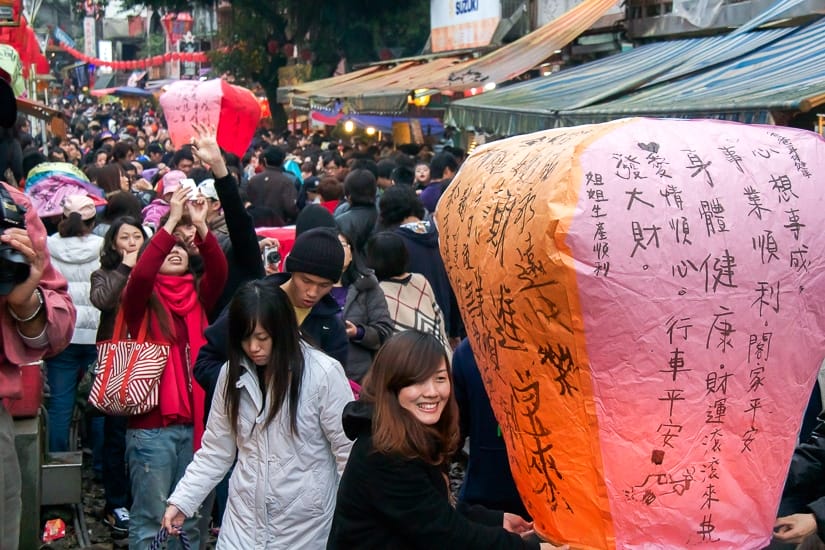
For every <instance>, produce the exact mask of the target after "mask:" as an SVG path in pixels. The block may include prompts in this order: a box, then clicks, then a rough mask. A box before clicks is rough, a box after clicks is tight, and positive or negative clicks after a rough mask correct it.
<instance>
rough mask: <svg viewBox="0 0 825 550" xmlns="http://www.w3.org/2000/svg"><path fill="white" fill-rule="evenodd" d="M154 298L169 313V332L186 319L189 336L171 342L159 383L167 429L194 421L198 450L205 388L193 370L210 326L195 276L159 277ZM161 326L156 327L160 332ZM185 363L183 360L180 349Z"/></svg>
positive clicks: (156, 281) (161, 407) (202, 425)
mask: <svg viewBox="0 0 825 550" xmlns="http://www.w3.org/2000/svg"><path fill="white" fill-rule="evenodd" d="M154 290H155V294H156V295H157V297H158V300H159V301H160V303H161V305H162V306H163V308H164V309H165V310H166V312H167V317H168V319H169V328H170V330H172V331H174V332H177V331H176V330H175V328H176V327H175V322H174V320H173V316H177V317H180V318H182V319H183V321H184V323H185V325H186V329H187V334H186V335H178V334H175V335H174V337H173V338H172V340H173V341H172V342H171V344H172V348H171V349H170V353H169V363H168V364H167V366H166V369H164V371H163V374H162V375H161V379H160V396H159V397H160V399H159V401H160V405H159V408H160V413H161V416H163V421H164V425H171V424H177V423H182V422H187V421H191V422H193V425H194V431H195V437H194V444H195V450H197V449H198V448H200V441H201V436H202V435H203V429H204V400H205V399H206V394H205V392H204V390H203V388H201V387H200V385H199V384H198V383H197V382H195V381H194V375H193V371H192V369H193V366H194V362H195V359H196V358H197V357H198V351H199V350H200V348H201V346H202V345H203V344H204V343H205V342H206V339H205V338H204V336H203V333H204V331H205V330H206V328H207V327H208V326H209V323H208V321H207V320H206V313H205V312H204V310H203V307H202V306H201V304H200V302H199V300H198V293H197V290H196V288H195V278H194V276H193V275H192V274H185V275H160V274H159V275H157V277H156V278H155V287H154ZM159 328H160V327H159V326H158V327H155V329H156V330H159ZM187 345H188V349H187V350H184V356H185V357H186V359H185V360H182V358H181V349H180V347H181V346H187Z"/></svg>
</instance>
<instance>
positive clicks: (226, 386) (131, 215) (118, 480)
mask: <svg viewBox="0 0 825 550" xmlns="http://www.w3.org/2000/svg"><path fill="white" fill-rule="evenodd" d="M1 76H2V75H0V77H1ZM4 84H5V83H4V82H3V80H2V78H0V87H3V86H4ZM12 99H13V98H12ZM4 100H6V101H8V98H7V97H6V96H4ZM12 103H13V102H12ZM12 103H7V104H4V107H5V105H11V104H12ZM64 108H65V109H64V116H65V118H66V120H68V121H70V123H69V125H68V132H67V133H66V135H65V136H62V137H57V136H47V139H46V140H45V141H44V140H43V139H41V137H40V136H39V135H38V133H37V132H33V131H32V127H31V121H30V120H29V119H28V118H25V117H23V116H20V117H16V118H12V119H10V120H5V121H3V127H4V129H3V130H2V133H0V178H2V180H3V181H4V183H3V186H2V187H3V189H4V191H5V193H8V194H9V196H10V199H9V201H8V202H7V204H8V203H9V202H10V203H13V204H16V205H19V206H21V207H23V208H25V210H26V212H25V217H26V224H25V226H24V227H25V228H23V227H21V228H4V230H3V232H2V236H0V245H5V246H7V248H9V249H10V250H14V251H18V252H19V253H20V254H22V256H23V257H24V259H25V260H24V263H26V262H27V263H28V266H29V270H28V274H27V276H26V278H25V279H21V280H19V281H13V282H10V283H9V284H8V288H6V289H5V290H6V293H5V294H4V295H2V297H0V300H2V301H3V302H4V304H0V305H2V321H3V333H2V335H3V348H2V349H3V352H2V353H3V355H2V357H0V365H2V366H3V367H4V368H7V369H8V370H10V371H11V372H13V369H14V368H15V367H16V366H17V365H20V364H23V363H24V362H29V361H32V360H37V359H40V358H41V357H45V372H46V378H47V383H48V384H47V386H48V394H47V398H46V403H45V404H46V410H47V413H48V414H47V419H48V420H47V430H48V437H47V447H48V451H49V452H57V451H65V450H67V449H69V448H71V447H72V445H73V444H75V443H77V442H73V441H71V438H72V437H73V434H74V433H75V432H74V431H72V430H71V424H72V422H73V418H74V415H75V411H74V408H75V401H76V396H77V392H78V384H79V382H80V380H81V379H82V378H83V377H84V376H93V374H94V372H93V371H94V369H95V364H96V360H97V353H96V349H97V345H100V344H101V343H104V342H108V341H110V340H111V339H113V338H114V337H116V336H118V335H117V334H115V332H117V330H119V329H118V327H119V326H120V325H119V323H120V324H123V325H125V326H126V327H127V328H126V330H127V331H128V333H129V334H132V335H134V334H137V333H139V332H141V331H142V330H143V331H145V332H146V334H147V338H148V339H149V340H151V341H154V342H163V343H165V344H166V345H167V346H168V358H167V359H165V361H166V363H165V366H164V368H163V371H162V374H161V376H160V381H159V384H158V405H157V407H155V408H154V409H152V410H150V411H149V412H146V413H144V414H139V415H134V416H114V415H106V414H94V412H91V413H87V414H88V416H89V418H88V419H87V427H86V430H84V435H83V437H84V441H83V442H82V444H83V445H84V446H88V447H89V448H90V449H91V450H92V454H91V456H92V463H93V469H94V471H95V473H96V475H98V476H99V479H100V480H101V481H102V483H103V485H104V490H105V500H106V505H105V509H104V510H102V511H101V512H102V514H103V516H104V518H105V521H106V522H107V523H108V524H109V526H110V528H111V529H112V531H113V533H114V534H116V535H118V536H123V537H128V542H129V546H130V547H131V548H135V549H140V548H149V547H150V545H151V544H152V542H153V540H154V539H156V536H157V535H158V531H159V529H161V528H163V529H164V530H166V531H167V532H168V533H169V534H172V535H180V534H181V533H186V535H187V539H188V541H189V543H190V544H191V545H192V547H193V548H198V547H200V548H203V547H204V544H205V542H206V540H207V539H208V538H209V535H210V532H211V533H212V534H215V533H217V536H218V538H217V544H218V547H219V548H258V547H260V548H322V547H325V546H328V547H330V548H351V547H361V548H378V547H385V546H386V544H387V541H388V540H395V541H397V544H393V546H398V547H409V548H417V547H422V546H429V544H430V543H431V542H432V541H434V540H442V541H444V544H447V543H450V544H454V545H457V546H458V547H466V548H470V547H476V546H479V545H481V546H484V547H496V548H540V547H541V548H552V547H553V546H551V545H550V544H549V543H546V542H541V541H540V540H539V538H538V537H537V536H536V535H535V534H534V533H533V532H532V527H531V524H530V523H529V521H528V519H529V518H524V517H522V516H520V515H518V513H517V512H519V510H514V511H510V510H500V511H491V510H487V509H482V508H481V507H480V506H477V505H476V503H474V502H472V501H469V500H468V501H465V500H462V501H461V503H459V504H456V503H455V502H454V501H453V500H454V499H453V497H454V496H455V495H452V494H450V491H449V486H448V483H447V482H446V476H445V471H446V469H447V467H448V465H449V463H450V461H451V460H452V459H453V456H454V454H455V453H456V452H458V450H459V447H460V444H459V443H460V441H463V439H462V437H461V436H462V432H461V430H460V428H459V411H458V408H457V404H456V403H457V401H456V398H455V394H454V391H453V387H452V375H451V373H450V361H451V358H452V354H453V349H454V348H455V347H456V346H457V345H458V343H459V342H460V341H461V339H462V337H463V336H464V328H463V323H462V321H461V316H460V314H459V311H458V307H457V304H456V299H455V295H454V294H453V291H452V289H451V287H450V284H449V281H448V279H447V274H446V271H445V269H444V265H443V262H442V261H441V257H440V254H439V250H438V233H437V230H436V227H435V225H434V224H433V223H432V221H431V218H430V216H431V214H432V212H433V211H434V210H435V208H436V205H437V202H438V198H439V196H440V194H441V193H443V192H444V189H445V188H446V187H447V185H448V184H449V181H450V178H451V177H452V175H453V174H455V172H456V171H457V170H458V166H459V164H460V162H461V160H462V157H463V151H461V150H458V149H454V148H451V147H447V148H445V150H440V151H439V152H438V153H435V152H433V151H432V149H431V148H429V147H427V146H424V147H420V146H419V147H414V148H403V147H399V148H396V147H393V145H392V143H391V142H388V141H386V142H378V143H373V144H369V143H367V142H365V141H360V140H355V141H354V142H353V143H352V144H351V145H342V144H341V143H339V142H337V141H333V140H331V139H329V138H328V137H326V136H325V135H324V133H323V132H314V133H311V134H306V135H305V134H301V133H297V134H290V133H286V134H282V135H276V134H275V133H274V132H272V131H271V130H268V129H265V128H261V129H260V130H259V131H258V132H257V133H256V135H255V138H254V139H253V141H252V143H250V146H249V151H248V153H247V154H246V155H245V156H244V157H243V158H237V157H236V156H234V155H232V154H228V153H225V152H224V151H222V150H221V149H220V148H219V146H218V144H217V140H216V133H215V129H214V128H207V127H195V128H194V130H193V137H192V140H191V142H190V143H186V144H179V145H181V146H180V147H177V148H176V147H174V146H173V145H172V142H171V140H170V139H169V137H168V134H167V132H166V131H165V130H164V128H163V120H162V116H159V114H157V113H155V112H154V111H152V109H151V107H148V106H145V107H143V108H135V109H123V108H119V107H117V106H114V105H90V104H88V103H87V102H85V101H83V102H75V103H72V102H65V104H64ZM44 163H66V164H70V165H72V166H73V167H74V168H76V169H77V170H80V171H82V172H83V174H85V176H86V177H87V178H88V181H89V182H90V183H91V184H92V185H93V186H95V188H96V189H99V191H100V192H99V197H98V198H102V199H104V200H105V204H101V202H103V201H100V200H94V199H95V197H93V196H92V194H91V193H90V194H79V193H75V194H71V195H69V196H67V197H65V198H64V199H63V200H62V202H61V206H62V213H61V214H60V215H53V216H42V217H40V216H38V214H37V211H36V207H35V206H34V205H33V203H32V202H31V200H29V198H28V197H27V196H26V194H25V192H24V191H25V189H26V179H27V175H28V174H30V173H32V170H33V169H37V168H38V167H39V166H42V165H43V164H44ZM425 205H428V206H425ZM273 227H276V228H277V227H282V228H288V229H289V228H294V232H293V233H292V237H293V238H294V240H292V239H290V241H291V242H290V243H289V245H288V246H286V243H285V242H284V243H282V242H280V241H279V240H278V239H277V238H273V237H271V236H267V234H266V231H265V229H268V228H273ZM262 229H263V231H262ZM21 261H22V259H21ZM0 290H3V289H0ZM10 426H11V418H10V417H9V414H8V412H7V411H5V409H3V408H2V405H0V439H3V441H0V446H2V453H4V456H3V471H2V475H0V489H2V493H3V496H4V499H0V516H2V518H3V524H2V529H0V547H2V548H15V547H16V545H17V539H18V537H19V512H20V502H19V498H20V497H19V493H20V486H19V470H18V469H17V466H16V464H17V459H16V456H15V457H13V455H14V452H13V449H14V445H13V444H12V443H10V442H11V441H12V439H11V438H12V435H11V433H12V431H11V428H10ZM491 429H492V428H491ZM463 435H464V436H465V437H466V434H463ZM500 447H501V450H502V452H503V444H502V443H500ZM10 449H11V450H12V451H11V452H10ZM379 456H380V457H383V458H382V459H379V460H377V461H376V458H377V457H379ZM12 458H14V461H13V462H14V467H12ZM505 463H506V459H505ZM365 476H366V477H365ZM367 482H368V483H367ZM419 483H420V484H419ZM510 483H512V481H510ZM410 489H414V490H413V491H410ZM5 497H9V498H5ZM493 500H495V499H494V498H493ZM422 503H423V506H424V507H423V508H422ZM520 508H521V510H520V511H521V513H522V514H523V507H520ZM366 518H368V519H369V521H367V522H364V521H363V520H364V519H366ZM491 541H492V545H491ZM175 543H176V539H175V537H172V539H170V542H169V543H168V545H169V547H170V548H171V547H173V546H175ZM482 543H483V544H482Z"/></svg>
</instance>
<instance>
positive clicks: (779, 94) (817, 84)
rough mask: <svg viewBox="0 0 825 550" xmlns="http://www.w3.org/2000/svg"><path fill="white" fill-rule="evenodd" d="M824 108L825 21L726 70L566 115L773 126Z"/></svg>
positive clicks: (718, 69)
mask: <svg viewBox="0 0 825 550" xmlns="http://www.w3.org/2000/svg"><path fill="white" fill-rule="evenodd" d="M822 103H825V19H823V20H820V21H819V22H817V23H814V24H811V25H808V26H806V27H802V28H799V29H796V30H795V31H794V32H793V33H790V34H788V35H787V36H785V37H783V38H781V39H780V40H777V41H775V42H772V43H770V44H766V45H765V46H764V47H762V48H759V49H758V50H755V51H753V52H751V53H749V54H746V55H744V56H741V57H739V58H737V59H735V60H732V61H730V62H728V63H725V64H723V65H721V66H718V67H715V68H712V69H708V70H706V71H702V72H700V73H697V74H693V75H691V76H688V77H686V78H683V79H680V80H676V81H672V82H665V83H661V84H658V85H655V86H650V87H646V88H644V89H641V90H639V91H637V92H634V93H631V94H628V95H625V96H623V97H620V98H618V99H615V100H612V101H608V102H604V103H601V104H598V105H591V106H588V107H585V108H582V109H578V110H574V111H572V112H570V113H565V115H566V116H571V117H573V119H574V120H582V121H588V122H596V121H598V120H611V119H614V118H619V117H624V116H637V115H638V116H676V117H682V118H684V117H689V118H700V117H701V118H724V119H728V120H738V121H740V122H755V123H772V122H773V120H772V114H771V113H772V112H774V111H801V112H807V111H809V110H811V109H812V108H814V107H816V106H818V105H821V104H822Z"/></svg>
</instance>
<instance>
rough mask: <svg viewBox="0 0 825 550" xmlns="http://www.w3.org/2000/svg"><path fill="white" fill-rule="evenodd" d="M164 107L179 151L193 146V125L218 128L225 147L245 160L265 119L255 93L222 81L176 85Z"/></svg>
mask: <svg viewBox="0 0 825 550" xmlns="http://www.w3.org/2000/svg"><path fill="white" fill-rule="evenodd" d="M160 104H161V106H162V107H163V112H164V114H165V115H166V121H167V123H168V125H169V136H170V137H171V138H172V142H173V143H174V144H175V147H176V148H180V147H181V146H182V145H184V144H187V143H189V140H190V139H191V138H192V136H193V135H194V131H193V129H192V125H193V124H205V125H207V126H214V127H216V128H217V129H218V135H217V139H218V144H219V145H220V146H221V147H223V148H224V149H226V150H227V151H231V152H232V153H235V154H236V155H238V156H239V157H242V156H243V155H244V153H246V149H247V148H248V147H249V144H250V143H251V141H252V137H253V135H254V134H255V128H257V127H258V122H259V121H260V119H261V108H260V105H258V101H257V99H256V98H255V96H254V95H253V94H252V92H250V91H249V90H247V89H246V88H242V87H240V86H233V85H232V84H229V83H228V82H226V81H225V80H221V79H219V78H218V79H213V80H207V81H205V82H199V81H193V80H181V81H178V82H174V83H172V84H171V85H170V86H169V88H168V89H167V91H166V92H164V93H163V95H161V96H160Z"/></svg>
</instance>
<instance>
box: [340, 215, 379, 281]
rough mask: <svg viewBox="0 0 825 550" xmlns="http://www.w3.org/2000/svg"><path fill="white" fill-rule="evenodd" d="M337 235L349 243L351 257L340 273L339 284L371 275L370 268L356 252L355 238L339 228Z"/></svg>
mask: <svg viewBox="0 0 825 550" xmlns="http://www.w3.org/2000/svg"><path fill="white" fill-rule="evenodd" d="M338 235H339V236H341V237H344V239H346V240H347V242H348V243H349V252H350V258H352V260H351V261H350V263H349V265H348V266H347V268H346V269H345V270H344V272H343V273H342V274H341V284H342V285H343V286H345V287H346V286H349V285H351V284H352V283H354V282H355V281H357V280H358V279H360V278H361V277H365V276H368V275H371V274H372V270H371V269H370V268H368V267H367V266H366V265H364V260H363V259H362V258H361V253H360V252H358V248H357V247H356V246H355V240H354V239H352V238H351V237H350V236H349V235H347V234H346V233H344V232H343V231H341V230H340V229H339V230H338Z"/></svg>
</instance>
